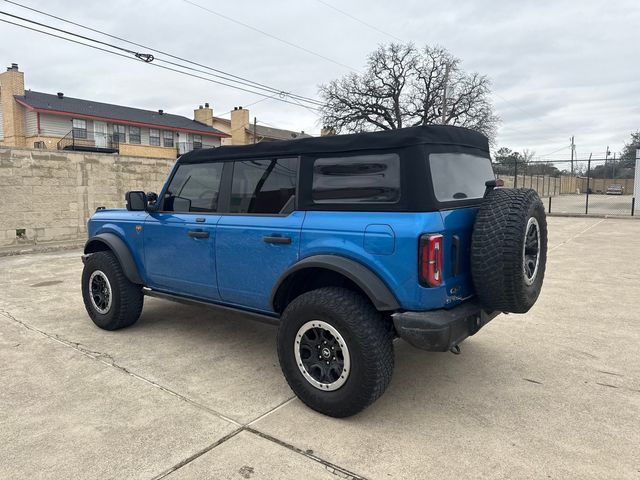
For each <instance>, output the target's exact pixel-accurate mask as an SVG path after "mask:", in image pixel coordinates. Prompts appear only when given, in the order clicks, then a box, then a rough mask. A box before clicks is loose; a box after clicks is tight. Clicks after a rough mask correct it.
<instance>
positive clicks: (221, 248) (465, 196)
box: [82, 126, 547, 417]
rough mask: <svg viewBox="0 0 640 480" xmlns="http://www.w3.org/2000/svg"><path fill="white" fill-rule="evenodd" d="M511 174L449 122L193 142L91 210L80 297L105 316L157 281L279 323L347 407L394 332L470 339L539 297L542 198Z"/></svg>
mask: <svg viewBox="0 0 640 480" xmlns="http://www.w3.org/2000/svg"><path fill="white" fill-rule="evenodd" d="M500 186H501V182H500V181H498V180H496V178H495V175H494V172H493V168H492V166H491V159H490V156H489V144H488V141H487V138H486V137H485V136H484V135H482V134H480V133H477V132H474V131H471V130H468V129H465V128H458V127H452V126H425V127H411V128H405V129H399V130H392V131H384V132H374V133H360V134H354V135H338V136H330V137H323V138H307V139H298V140H290V141H279V142H272V143H258V144H255V145H247V146H224V147H220V148H215V149H205V150H197V151H194V152H189V153H187V154H185V155H182V156H181V157H180V158H179V159H178V160H177V162H176V164H175V166H174V167H173V169H172V171H171V173H170V175H169V178H168V180H167V182H166V184H165V185H164V187H163V188H162V190H161V192H160V194H159V195H156V194H153V193H147V194H145V192H142V191H134V192H128V193H127V195H126V200H127V209H126V210H124V209H99V210H98V211H96V213H95V214H94V215H93V216H92V217H91V219H90V220H89V223H88V234H89V240H88V242H87V243H86V245H85V248H84V255H83V262H84V270H83V274H82V295H83V299H84V304H85V307H86V309H87V312H88V313H89V316H90V318H91V319H92V320H93V322H94V323H95V324H96V325H97V326H98V327H100V328H103V329H106V330H117V329H120V328H123V327H127V326H130V325H132V324H134V323H135V322H136V321H137V320H138V317H139V316H140V312H141V311H142V306H143V300H144V296H145V295H146V296H153V297H159V298H163V299H169V300H176V301H180V302H193V303H198V304H206V305H211V306H216V307H221V308H222V310H221V311H222V312H224V311H226V310H228V309H234V310H240V311H242V312H245V313H246V315H247V316H250V317H253V318H260V319H263V320H267V321H270V322H273V323H277V324H278V328H279V331H278V336H277V351H278V358H279V362H280V367H281V369H282V372H283V374H284V376H285V378H286V380H287V382H288V383H289V386H290V387H291V389H292V390H293V391H294V392H295V393H296V395H297V396H298V397H299V398H300V399H301V400H302V401H303V402H304V403H306V404H307V405H308V406H310V407H311V408H313V409H315V410H317V411H319V412H322V413H324V414H326V415H331V416H334V417H346V416H349V415H353V414H355V413H357V412H359V411H361V410H362V409H364V408H365V407H367V406H368V405H370V404H371V403H372V402H374V401H375V400H376V399H377V398H378V397H380V395H382V393H383V392H384V391H385V389H386V388H387V386H388V385H389V382H390V380H391V375H392V371H393V365H394V347H393V340H394V339H395V338H396V337H400V338H402V339H404V340H406V341H407V342H409V343H410V344H412V345H414V346H415V347H418V348H421V349H425V350H430V351H438V352H446V351H453V352H454V353H459V345H460V343H461V342H462V341H463V340H465V339H466V338H467V337H469V336H471V335H474V334H476V333H477V332H478V331H479V330H480V329H481V328H482V327H484V326H485V325H486V324H487V323H488V322H489V321H490V320H492V319H493V318H494V317H495V316H496V315H498V314H499V313H500V312H511V313H524V312H527V311H528V310H529V309H530V308H531V307H532V306H533V304H534V303H535V302H536V300H537V298H538V295H539V293H540V289H541V287H542V281H543V278H544V272H545V264H546V255H547V224H546V217H545V212H544V207H543V205H542V202H541V201H540V198H539V197H538V195H537V193H536V192H535V191H534V190H530V189H507V188H496V187H500ZM176 321H180V319H179V318H176ZM505 325H506V324H505ZM213 374H219V372H217V371H216V367H215V366H214V365H212V375H213Z"/></svg>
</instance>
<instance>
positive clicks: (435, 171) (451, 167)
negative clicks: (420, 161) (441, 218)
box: [429, 153, 495, 202]
mask: <svg viewBox="0 0 640 480" xmlns="http://www.w3.org/2000/svg"><path fill="white" fill-rule="evenodd" d="M429 168H430V170H431V180H432V182H433V192H434V194H435V196H436V200H438V201H439V202H451V201H457V200H470V199H479V198H482V197H483V196H484V192H485V189H486V186H485V182H486V181H488V180H493V179H495V174H494V173H493V167H492V166H491V160H490V159H489V158H487V157H480V156H478V155H470V154H468V153H432V154H430V155H429Z"/></svg>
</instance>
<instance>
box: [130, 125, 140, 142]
mask: <svg viewBox="0 0 640 480" xmlns="http://www.w3.org/2000/svg"><path fill="white" fill-rule="evenodd" d="M129 143H137V144H139V143H140V127H129Z"/></svg>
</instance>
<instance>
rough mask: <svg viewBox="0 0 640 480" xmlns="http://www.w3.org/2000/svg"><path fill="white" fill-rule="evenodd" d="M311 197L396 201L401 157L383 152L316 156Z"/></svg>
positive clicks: (329, 200)
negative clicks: (345, 155)
mask: <svg viewBox="0 0 640 480" xmlns="http://www.w3.org/2000/svg"><path fill="white" fill-rule="evenodd" d="M311 198H312V199H313V201H314V202H315V203H396V202H398V201H399V200H400V157H399V156H398V154H397V153H383V154H373V155H355V156H350V157H331V158H317V159H316V160H315V161H314V162H313V186H312V189H311Z"/></svg>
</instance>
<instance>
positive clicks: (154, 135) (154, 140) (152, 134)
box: [149, 128, 160, 147]
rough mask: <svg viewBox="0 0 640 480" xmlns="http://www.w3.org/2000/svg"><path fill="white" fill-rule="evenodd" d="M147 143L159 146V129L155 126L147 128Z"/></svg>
mask: <svg viewBox="0 0 640 480" xmlns="http://www.w3.org/2000/svg"><path fill="white" fill-rule="evenodd" d="M149 145H153V146H156V147H159V146H160V130H158V129H157V128H150V129H149Z"/></svg>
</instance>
